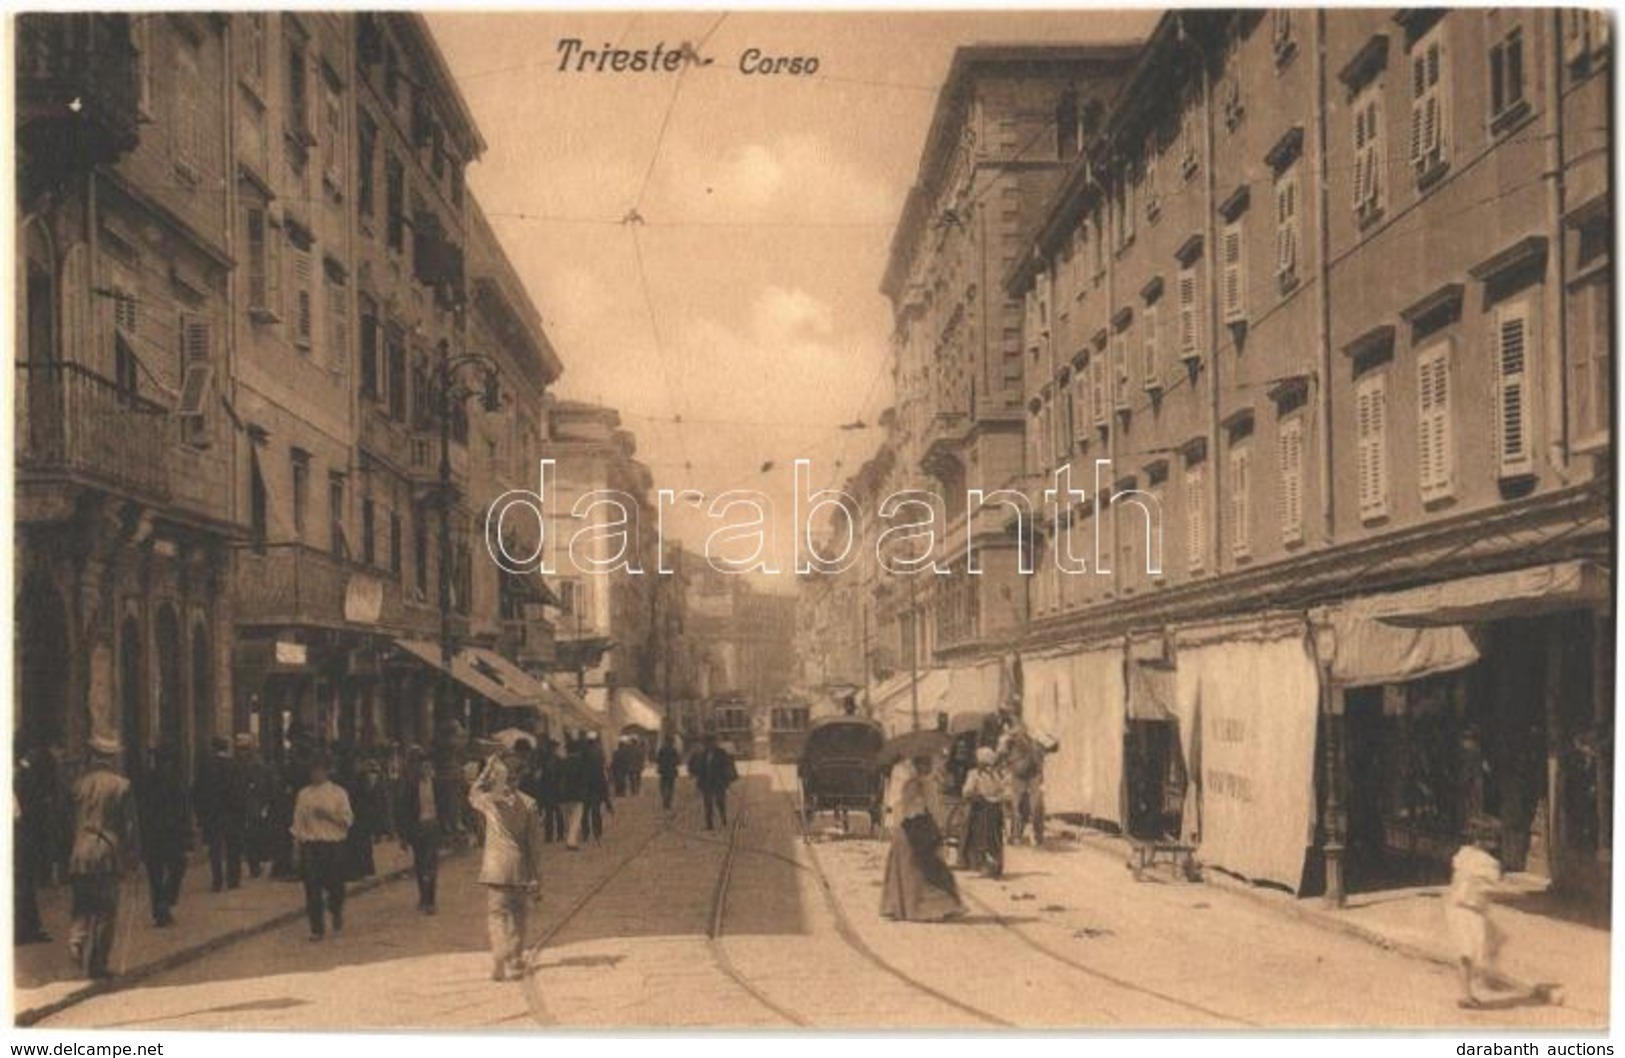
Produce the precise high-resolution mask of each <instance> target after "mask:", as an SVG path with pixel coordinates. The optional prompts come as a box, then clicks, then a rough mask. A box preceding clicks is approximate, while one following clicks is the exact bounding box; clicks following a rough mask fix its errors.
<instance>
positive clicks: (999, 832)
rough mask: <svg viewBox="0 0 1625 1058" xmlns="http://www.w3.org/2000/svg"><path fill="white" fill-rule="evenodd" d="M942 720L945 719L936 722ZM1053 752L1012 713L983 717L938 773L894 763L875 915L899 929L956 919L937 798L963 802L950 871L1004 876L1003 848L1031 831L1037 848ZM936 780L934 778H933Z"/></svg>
mask: <svg viewBox="0 0 1625 1058" xmlns="http://www.w3.org/2000/svg"><path fill="white" fill-rule="evenodd" d="M944 719H946V718H944ZM1054 748H1055V747H1054V744H1053V743H1052V742H1049V741H1047V740H1045V739H1042V738H1041V737H1038V736H1035V735H1033V734H1032V733H1031V732H1029V731H1028V730H1027V729H1026V727H1025V725H1024V724H1023V723H1022V721H1021V718H1020V717H1019V716H1018V715H1016V714H1015V712H1014V711H1012V710H1000V711H999V712H998V713H994V714H991V715H990V716H989V718H988V721H987V723H986V724H984V725H983V727H982V729H981V730H980V731H977V732H974V733H971V732H967V733H966V736H965V737H963V738H959V739H954V740H952V741H951V742H950V743H949V750H948V753H947V754H946V756H945V760H944V762H943V767H942V768H941V770H940V773H938V772H937V759H936V757H935V756H934V755H931V754H919V755H916V756H914V757H913V758H912V759H911V760H910V761H908V762H907V763H906V764H903V763H901V762H899V764H898V765H896V768H897V769H898V770H897V771H896V773H895V774H894V775H893V777H892V784H891V791H890V796H889V797H888V805H887V808H888V811H889V813H890V815H891V819H892V839H891V840H892V844H891V849H890V850H889V852H888V854H887V857H886V873H885V880H884V883H883V887H882V891H881V908H880V911H881V914H882V915H884V916H885V917H887V918H894V919H899V920H903V921H915V922H918V921H941V920H943V919H948V918H953V917H956V916H958V915H962V914H964V910H965V909H964V904H963V903H962V902H961V900H960V897H959V888H958V884H957V883H956V882H955V881H954V876H953V873H952V871H951V870H950V869H949V866H948V863H947V862H946V861H945V860H944V858H943V853H942V850H943V847H944V845H945V844H946V836H945V835H944V833H943V830H942V824H941V823H939V822H938V817H939V816H943V815H945V813H944V812H943V811H942V809H941V808H940V807H939V806H940V805H941V803H942V799H943V797H944V796H955V795H957V796H958V797H960V798H962V799H963V802H964V813H963V815H962V817H961V818H960V820H959V823H958V829H957V833H956V834H955V835H954V836H955V837H956V838H957V842H956V844H957V853H956V859H955V866H957V867H959V868H961V869H964V870H973V871H977V872H979V873H981V874H983V875H984V876H987V877H993V878H997V877H1001V876H1002V875H1003V874H1004V847H1005V843H1006V841H1007V840H1010V841H1020V840H1022V839H1023V837H1024V836H1025V834H1026V832H1027V829H1028V827H1029V826H1030V827H1031V831H1032V835H1033V840H1034V841H1035V842H1040V843H1041V842H1042V840H1043V822H1042V820H1043V758H1044V754H1045V753H1046V752H1053V750H1054ZM934 773H937V774H934Z"/></svg>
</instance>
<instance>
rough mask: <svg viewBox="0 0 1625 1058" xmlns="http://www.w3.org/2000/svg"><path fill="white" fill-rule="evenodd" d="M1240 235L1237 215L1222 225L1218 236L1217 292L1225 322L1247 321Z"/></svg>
mask: <svg viewBox="0 0 1625 1058" xmlns="http://www.w3.org/2000/svg"><path fill="white" fill-rule="evenodd" d="M1241 235H1242V229H1241V219H1240V218H1239V217H1238V218H1237V219H1235V220H1233V221H1231V222H1230V223H1228V224H1226V225H1225V226H1224V232H1223V234H1222V235H1221V236H1220V237H1219V243H1220V245H1219V250H1220V255H1219V260H1220V262H1221V266H1222V271H1221V272H1220V273H1219V279H1220V292H1219V293H1220V302H1221V304H1222V305H1223V313H1222V315H1223V317H1224V322H1226V323H1246V322H1247V269H1246V258H1245V254H1244V252H1243V246H1242V239H1241Z"/></svg>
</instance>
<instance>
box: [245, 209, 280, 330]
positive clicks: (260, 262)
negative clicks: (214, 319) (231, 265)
mask: <svg viewBox="0 0 1625 1058" xmlns="http://www.w3.org/2000/svg"><path fill="white" fill-rule="evenodd" d="M243 216H244V227H245V228H246V249H247V257H248V261H247V268H248V305H249V314H250V316H252V317H253V319H254V321H255V322H256V323H263V322H267V321H274V320H275V319H277V318H278V316H279V315H280V312H281V308H282V304H281V302H282V283H281V268H282V264H281V260H280V256H281V255H280V254H279V253H278V250H279V249H280V247H281V233H280V232H278V231H276V230H274V229H273V228H272V227H271V224H270V217H269V215H268V213H267V212H266V209H265V207H264V206H263V205H258V204H256V205H252V206H248V207H247V208H246V209H245V210H244V211H243Z"/></svg>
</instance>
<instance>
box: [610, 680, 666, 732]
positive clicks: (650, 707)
mask: <svg viewBox="0 0 1625 1058" xmlns="http://www.w3.org/2000/svg"><path fill="white" fill-rule="evenodd" d="M611 702H612V703H613V704H612V707H611V709H610V715H611V716H613V717H615V718H616V721H617V722H618V724H619V726H620V727H621V728H627V727H641V728H643V729H644V730H645V731H659V730H660V728H661V725H662V724H663V723H664V722H665V718H666V717H665V712H664V710H662V709H661V708H660V706H658V705H656V704H655V703H654V702H653V701H651V700H650V699H649V696H648V695H646V694H644V693H643V692H642V691H640V690H638V689H637V688H636V687H617V688H615V694H614V695H613V696H612V698H611Z"/></svg>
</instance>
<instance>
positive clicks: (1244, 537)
mask: <svg viewBox="0 0 1625 1058" xmlns="http://www.w3.org/2000/svg"><path fill="white" fill-rule="evenodd" d="M1251 452H1252V450H1251V449H1250V448H1249V447H1248V446H1246V445H1238V446H1236V447H1234V448H1231V449H1230V553H1231V554H1233V555H1235V556H1237V557H1245V556H1246V555H1247V554H1248V552H1249V550H1250V541H1251V540H1252V503H1251V492H1252V475H1251V474H1250V473H1249V464H1250V462H1251V459H1252V455H1251Z"/></svg>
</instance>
